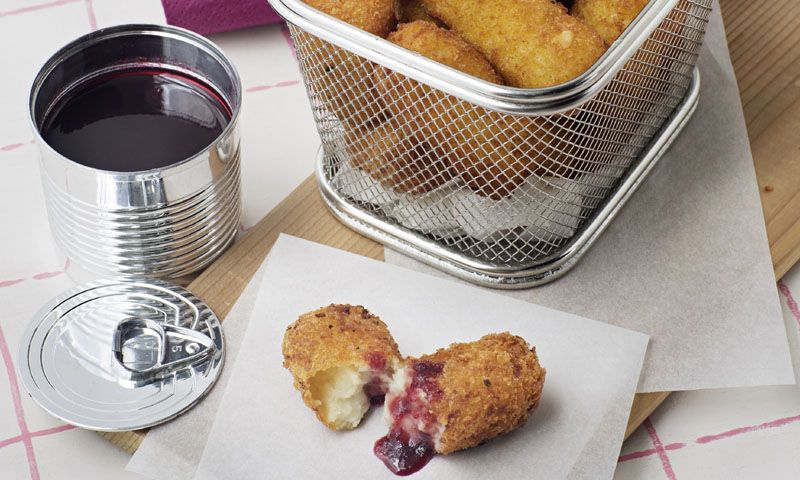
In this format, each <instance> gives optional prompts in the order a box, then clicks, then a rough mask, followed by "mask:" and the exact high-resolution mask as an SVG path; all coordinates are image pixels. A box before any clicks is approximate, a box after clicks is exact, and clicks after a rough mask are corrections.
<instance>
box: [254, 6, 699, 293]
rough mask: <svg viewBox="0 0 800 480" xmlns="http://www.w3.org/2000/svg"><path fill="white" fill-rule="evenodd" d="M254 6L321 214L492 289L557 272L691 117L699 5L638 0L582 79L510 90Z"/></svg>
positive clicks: (297, 15) (301, 17)
mask: <svg viewBox="0 0 800 480" xmlns="http://www.w3.org/2000/svg"><path fill="white" fill-rule="evenodd" d="M269 1H270V4H271V5H272V6H273V7H274V8H275V10H276V11H277V12H278V13H279V14H281V15H282V16H283V17H284V18H285V19H286V20H287V21H288V22H289V24H290V30H291V33H292V37H293V39H294V43H295V47H296V51H297V57H298V60H299V62H300V66H301V71H302V73H303V77H304V81H305V86H306V90H307V93H308V97H309V100H310V103H311V105H312V108H313V111H314V116H315V119H316V122H317V128H318V131H319V134H320V137H321V139H322V146H323V152H324V154H323V157H322V158H321V159H320V163H319V169H318V172H317V173H318V180H319V183H320V188H321V190H322V192H323V196H324V197H325V198H326V200H327V201H328V204H329V206H330V207H331V209H332V210H333V211H334V213H336V214H337V216H339V217H340V218H341V219H342V220H343V221H344V222H345V223H347V224H348V225H350V226H351V227H353V228H355V229H356V230H358V231H360V232H362V233H365V234H367V235H370V236H372V237H373V238H378V239H380V240H381V241H383V242H384V243H387V244H391V245H393V246H395V247H398V248H401V249H403V250H405V251H406V252H408V253H410V254H412V255H414V256H415V257H417V258H420V259H423V260H425V261H426V262H427V263H429V264H432V265H435V266H437V267H439V268H442V269H444V270H446V271H448V272H451V273H454V274H457V275H459V276H461V277H462V278H466V279H468V280H471V281H473V282H475V283H479V284H482V285H489V286H494V287H498V288H524V287H528V286H533V285H537V284H541V283H544V282H547V281H550V280H553V279H555V278H557V276H558V275H561V274H563V273H564V272H565V271H566V270H567V269H568V268H569V267H570V266H572V265H574V264H575V262H576V261H577V259H578V258H579V257H580V255H581V254H582V253H583V252H584V251H585V249H586V248H587V247H588V246H589V245H590V244H591V242H592V240H593V239H594V238H596V235H597V234H598V233H599V232H600V231H602V230H603V228H604V227H605V225H606V224H607V223H608V222H609V221H610V220H611V218H612V217H613V214H614V213H615V212H616V210H617V209H618V208H619V206H620V205H621V204H622V203H623V201H624V200H625V199H626V198H627V197H628V195H629V194H630V191H632V189H633V188H632V187H633V186H635V185H637V184H638V183H639V182H640V181H642V179H643V178H644V175H645V174H646V173H647V172H648V170H649V166H651V165H652V164H653V163H654V162H655V160H656V158H655V157H654V155H655V156H657V155H660V154H661V153H662V152H663V150H664V148H662V147H663V145H665V144H668V143H669V141H671V138H672V136H673V135H674V134H675V132H676V131H677V130H679V129H680V128H681V127H682V126H683V124H684V123H685V118H686V117H687V116H688V115H690V114H691V112H692V111H693V108H694V107H693V105H694V104H695V103H696V95H697V89H698V85H699V83H698V82H699V78H698V77H697V73H696V71H695V68H694V66H695V63H696V60H697V56H698V53H699V50H700V47H701V45H702V40H703V35H704V32H705V26H706V24H707V21H708V17H709V14H710V12H711V6H712V0H652V1H651V2H650V3H649V4H648V5H647V6H646V7H645V9H644V10H643V11H642V13H641V14H640V15H639V17H638V18H637V19H636V20H635V21H634V22H633V23H632V24H631V25H630V27H629V28H628V29H627V30H626V31H625V32H624V33H623V34H622V36H621V37H620V38H619V39H618V40H617V41H616V42H615V43H614V44H613V45H611V46H610V47H609V49H608V51H607V52H606V53H605V55H603V56H602V57H601V58H600V59H599V60H598V61H597V62H596V63H595V65H594V66H592V67H591V68H590V69H589V70H587V71H586V72H585V73H584V74H582V75H581V76H579V77H578V78H576V79H574V80H571V81H569V82H566V83H564V84H561V85H557V86H553V87H548V88H539V89H520V88H512V87H507V86H500V85H495V84H491V83H487V82H484V81H482V80H479V79H476V78H474V77H471V76H469V75H466V74H463V73H461V72H458V71H456V70H454V69H452V68H449V67H446V66H444V65H441V64H439V63H437V62H434V61H432V60H430V59H427V58H425V57H423V56H421V55H417V54H414V53H411V52H409V51H407V50H405V49H403V48H400V47H399V46H397V45H394V44H392V43H391V42H388V41H386V40H384V39H381V38H379V37H376V36H374V35H371V34H369V33H366V32H364V31H361V30H359V29H357V28H355V27H352V26H350V25H348V24H346V23H344V22H341V21H339V20H337V19H335V18H333V17H330V16H328V15H325V14H323V13H321V12H319V11H316V10H314V9H313V8H311V7H309V6H308V5H306V4H304V3H303V2H302V1H300V0H269ZM458 165H460V167H459V168H456V166H458ZM470 177H471V178H470Z"/></svg>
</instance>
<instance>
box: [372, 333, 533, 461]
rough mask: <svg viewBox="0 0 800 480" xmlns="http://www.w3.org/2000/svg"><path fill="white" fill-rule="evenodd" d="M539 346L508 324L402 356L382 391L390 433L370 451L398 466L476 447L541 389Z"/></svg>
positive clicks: (523, 417) (526, 412)
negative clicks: (432, 350)
mask: <svg viewBox="0 0 800 480" xmlns="http://www.w3.org/2000/svg"><path fill="white" fill-rule="evenodd" d="M544 380H545V369H544V368H542V367H541V366H540V365H539V360H538V357H537V355H536V349H535V348H531V347H530V345H528V343H527V342H526V341H525V340H524V339H522V338H521V337H517V336H514V335H511V334H510V333H508V332H504V333H499V334H490V335H486V336H484V337H483V338H481V339H480V340H477V341H475V342H470V343H454V344H452V345H450V346H449V347H448V348H444V349H440V350H437V351H436V352H435V353H433V354H431V355H423V356H422V357H419V358H410V359H408V360H406V366H405V368H403V369H402V370H400V371H398V372H397V373H396V374H395V377H394V379H393V380H392V384H391V387H390V389H389V393H387V395H386V402H385V404H384V414H385V416H386V417H387V420H389V421H390V422H391V429H390V431H389V434H387V435H386V436H385V437H383V438H381V439H380V440H378V442H376V444H375V453H376V455H378V456H379V457H380V458H381V459H382V460H383V461H384V463H386V465H387V466H388V467H389V468H390V469H391V470H392V471H394V472H395V473H410V472H412V471H415V470H416V469H419V468H420V467H421V466H422V465H424V463H425V462H427V460H428V459H429V458H430V457H431V456H432V455H433V454H434V453H440V454H444V455H446V454H448V453H452V452H456V451H458V450H463V449H465V448H470V447H474V446H476V445H479V444H481V443H484V442H486V441H487V440H490V439H492V438H494V437H497V436H498V435H502V434H503V433H507V432H510V431H512V430H514V429H516V428H519V427H521V426H522V425H524V424H525V422H526V421H527V420H528V417H529V416H530V414H531V413H532V412H533V410H534V409H535V408H536V406H537V405H538V403H539V399H540V397H541V395H542V388H543V386H544Z"/></svg>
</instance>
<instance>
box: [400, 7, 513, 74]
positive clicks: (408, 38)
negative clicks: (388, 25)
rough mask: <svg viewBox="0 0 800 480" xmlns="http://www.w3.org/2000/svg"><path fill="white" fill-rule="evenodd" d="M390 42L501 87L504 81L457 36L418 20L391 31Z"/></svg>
mask: <svg viewBox="0 0 800 480" xmlns="http://www.w3.org/2000/svg"><path fill="white" fill-rule="evenodd" d="M388 39H389V41H390V42H392V43H395V44H397V45H400V46H401V47H405V48H407V49H409V50H411V51H412V52H416V53H419V54H421V55H424V56H426V57H428V58H430V59H432V60H435V61H437V62H439V63H443V64H445V65H447V66H449V67H453V68H455V69H457V70H460V71H462V72H464V73H467V74H469V75H472V76H473V77H478V78H480V79H482V80H486V81H487V82H492V83H498V84H501V85H502V84H503V83H504V82H503V79H502V78H501V77H500V76H499V75H498V74H497V72H495V70H494V68H493V67H492V65H491V64H490V63H489V61H488V60H486V57H484V56H483V55H482V54H481V52H479V51H478V50H477V49H475V47H473V46H472V45H470V44H469V43H467V42H466V41H464V39H462V38H461V37H460V36H459V35H457V34H456V33H453V32H451V31H449V30H446V29H444V28H441V27H439V26H437V25H435V24H434V23H431V22H428V21H424V20H417V21H414V22H411V23H403V24H401V25H399V26H398V27H397V30H396V31H394V32H392V33H391V34H390V35H389V37H388Z"/></svg>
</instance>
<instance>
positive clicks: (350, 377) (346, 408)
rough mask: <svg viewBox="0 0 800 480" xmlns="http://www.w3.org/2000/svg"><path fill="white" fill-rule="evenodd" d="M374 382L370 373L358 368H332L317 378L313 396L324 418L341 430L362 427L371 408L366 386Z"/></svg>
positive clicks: (313, 383) (313, 385) (312, 385)
mask: <svg viewBox="0 0 800 480" xmlns="http://www.w3.org/2000/svg"><path fill="white" fill-rule="evenodd" d="M371 379H372V375H371V373H370V372H369V370H367V369H365V368H358V367H356V366H354V365H352V366H342V367H334V368H329V369H328V370H325V371H323V372H320V373H318V374H317V375H315V376H314V379H313V380H312V382H311V394H312V395H313V397H314V400H315V401H316V402H317V404H318V406H319V411H320V414H321V415H322V417H323V418H325V419H326V420H327V421H328V422H330V423H333V424H334V425H335V427H336V428H337V429H351V428H355V427H356V426H358V424H359V423H360V422H361V418H362V417H363V416H364V414H365V413H366V412H367V410H368V409H369V398H368V397H367V394H366V393H365V392H364V385H366V384H367V383H369V381H370V380H371Z"/></svg>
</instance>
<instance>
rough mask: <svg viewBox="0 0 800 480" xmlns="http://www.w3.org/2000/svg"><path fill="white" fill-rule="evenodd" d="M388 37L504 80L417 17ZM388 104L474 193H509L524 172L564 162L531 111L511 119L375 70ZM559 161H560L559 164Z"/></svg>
mask: <svg viewBox="0 0 800 480" xmlns="http://www.w3.org/2000/svg"><path fill="white" fill-rule="evenodd" d="M388 39H389V41H391V42H393V43H396V44H397V45H400V46H401V47H405V48H407V49H409V50H411V51H413V52H416V53H419V54H420V55H423V56H426V57H428V58H430V59H432V60H435V61H437V62H440V63H443V64H445V65H447V66H449V67H452V68H455V69H457V70H460V71H462V72H464V73H467V74H469V75H472V76H475V77H477V78H480V79H482V80H486V81H488V82H493V83H498V84H502V83H503V79H502V78H501V77H500V75H498V74H497V73H496V72H495V70H494V68H493V67H492V66H491V64H490V63H489V62H488V60H486V57H484V56H483V54H481V53H480V52H479V51H478V50H476V49H475V48H474V47H472V46H471V45H469V44H468V43H467V42H466V41H465V40H464V39H462V38H461V37H460V36H459V35H458V34H456V33H454V32H451V31H448V30H446V29H444V28H441V27H437V26H436V25H434V24H432V23H430V22H425V21H422V20H418V21H415V22H412V23H406V24H401V25H400V26H399V27H398V29H397V31H395V32H392V33H391V34H390V35H389V38H388ZM375 77H376V81H375V84H376V85H377V88H378V90H379V92H380V98H381V99H382V100H383V101H384V104H385V106H386V109H387V110H388V111H389V112H390V113H391V114H392V115H393V118H394V120H395V121H396V122H397V124H398V125H399V126H400V128H401V129H402V130H403V131H404V132H405V134H404V135H405V136H406V137H407V138H409V139H411V141H412V142H415V143H416V144H418V145H427V147H428V148H430V149H433V150H434V154H433V155H429V157H430V158H434V157H436V156H438V155H444V156H445V159H446V162H447V163H449V164H450V165H452V167H453V169H454V171H455V172H456V173H458V175H460V176H461V178H463V179H464V181H465V182H466V183H467V185H468V186H469V187H470V188H471V189H472V190H474V191H475V192H476V193H478V194H479V195H482V196H485V197H490V198H493V199H495V200H497V199H500V198H503V197H506V196H508V195H509V194H511V192H513V191H514V189H516V188H517V187H518V186H519V185H520V184H522V183H523V182H524V181H525V178H527V177H528V176H529V175H531V174H533V173H536V174H545V173H547V174H559V173H563V172H564V170H565V168H564V165H568V163H569V162H568V161H567V159H566V158H564V157H563V156H562V155H560V154H558V153H557V152H555V151H554V149H553V147H552V143H553V138H552V136H551V135H550V134H549V133H547V132H546V131H545V130H544V129H543V128H541V127H540V124H541V123H542V121H541V120H540V119H537V118H535V117H512V116H509V115H504V114H501V113H497V112H494V111H491V110H486V109H484V108H480V107H477V108H476V107H472V106H471V105H468V104H466V103H464V102H461V101H459V100H456V99H455V98H453V97H451V96H449V95H448V94H446V93H444V92H441V91H440V90H436V89H433V88H430V87H428V86H427V85H423V84H420V83H419V82H417V81H415V80H412V79H410V78H408V77H405V76H403V75H400V74H398V73H396V72H390V71H388V70H386V69H383V68H380V67H378V68H376V69H375ZM557 161H558V162H560V163H557Z"/></svg>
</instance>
